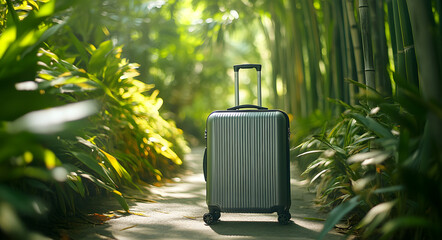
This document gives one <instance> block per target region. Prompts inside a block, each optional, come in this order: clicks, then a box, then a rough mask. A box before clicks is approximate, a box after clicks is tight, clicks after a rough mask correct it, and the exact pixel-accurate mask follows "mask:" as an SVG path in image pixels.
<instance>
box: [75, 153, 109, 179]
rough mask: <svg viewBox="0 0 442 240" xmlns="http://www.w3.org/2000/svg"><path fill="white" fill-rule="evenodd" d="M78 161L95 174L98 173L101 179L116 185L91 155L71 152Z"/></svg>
mask: <svg viewBox="0 0 442 240" xmlns="http://www.w3.org/2000/svg"><path fill="white" fill-rule="evenodd" d="M71 153H72V155H74V156H75V157H76V158H77V159H78V160H80V161H81V162H82V163H83V164H84V165H86V166H87V167H89V168H90V169H91V170H93V171H94V172H96V173H98V174H99V175H100V176H101V177H103V178H104V179H106V180H107V181H109V182H111V183H114V181H113V180H112V179H111V178H110V177H109V175H108V174H107V173H106V172H105V170H104V167H102V166H101V165H100V164H99V163H98V161H97V160H96V159H94V158H93V157H92V156H91V155H89V154H86V153H83V152H71ZM114 184H115V183H114Z"/></svg>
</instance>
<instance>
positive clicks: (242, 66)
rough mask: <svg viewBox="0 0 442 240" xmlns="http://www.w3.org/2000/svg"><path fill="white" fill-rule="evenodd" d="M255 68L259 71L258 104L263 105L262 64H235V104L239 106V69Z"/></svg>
mask: <svg viewBox="0 0 442 240" xmlns="http://www.w3.org/2000/svg"><path fill="white" fill-rule="evenodd" d="M241 68H255V69H256V71H257V72H258V106H260V107H261V106H262V100H261V64H239V65H234V66H233V71H234V73H235V105H236V106H239V69H241Z"/></svg>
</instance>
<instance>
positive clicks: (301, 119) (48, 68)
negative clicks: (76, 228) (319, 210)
mask: <svg viewBox="0 0 442 240" xmlns="http://www.w3.org/2000/svg"><path fill="white" fill-rule="evenodd" d="M441 9H442V1H440V0H424V1H420V0H386V1H375V0H291V1H289V0H235V1H233V0H231V1H217V0H210V1H209V0H181V1H178V0H170V1H163V0H157V1H154V0H120V1H116V0H106V1H87V0H77V1H68V0H29V1H24V0H0V84H2V87H1V88H0V103H1V111H0V121H1V124H0V142H1V144H0V236H6V237H11V238H26V239H29V238H32V237H36V236H38V233H37V232H35V231H34V230H35V229H33V228H30V226H34V227H35V225H38V224H36V223H46V222H47V221H57V219H58V217H63V216H73V215H75V214H76V212H77V210H78V207H79V206H80V203H81V202H82V201H85V199H90V198H93V197H95V196H99V195H100V196H101V195H109V196H113V197H115V199H116V200H117V201H118V202H119V203H120V204H121V206H122V208H123V209H125V210H126V211H128V205H127V203H126V201H125V198H124V191H122V189H123V188H124V187H132V188H139V189H140V190H141V188H140V186H141V185H142V184H143V183H144V182H147V183H153V182H156V181H163V179H164V178H169V177H171V176H174V174H176V173H177V171H178V170H179V169H180V165H182V157H183V155H184V154H185V153H186V152H188V151H189V146H197V145H200V144H203V143H204V142H203V139H204V128H205V120H206V118H207V116H208V115H209V114H210V112H212V111H214V110H219V109H226V108H227V107H230V106H232V105H233V99H234V98H233V80H232V72H233V71H232V70H231V67H232V66H233V65H234V64H239V63H261V64H263V97H264V99H263V105H264V106H266V107H270V108H278V109H282V110H284V111H286V112H287V113H288V114H289V116H290V118H291V120H292V121H291V128H292V136H293V137H292V147H293V148H292V151H291V152H292V160H293V161H294V163H295V164H296V166H297V167H298V168H300V170H301V171H303V172H304V174H303V176H304V177H306V178H308V179H310V181H311V184H312V189H315V191H316V192H317V196H318V203H319V204H321V206H323V207H324V208H325V209H328V210H331V209H333V210H332V211H331V213H330V216H329V218H328V219H327V221H326V222H325V227H324V229H323V233H325V232H327V231H328V230H330V229H331V228H332V227H333V226H335V224H336V223H338V222H339V221H341V220H343V219H345V220H346V221H345V222H346V223H347V224H346V226H347V227H346V230H348V232H349V233H356V234H359V235H360V236H362V237H363V238H367V239H372V238H373V239H377V238H379V237H383V238H385V239H392V238H399V239H403V238H407V239H409V238H413V239H441V238H442V232H441V229H440V227H439V226H441V225H442V222H441V215H442V208H441V206H440V203H441V201H442V181H441V176H440V175H441V174H440V172H441V164H442V153H441V149H442V146H441V144H442V141H440V139H439V137H440V136H441V135H442V129H441V128H442V124H441V123H442V122H441V119H442V107H441V106H442V105H441V101H442V100H441V98H440V93H441V74H442V73H441V70H440V69H442V63H441V61H440V60H441V59H440V58H441V57H442V49H441V48H442V45H441V43H442V35H441V34H442V26H441V24H440V12H441ZM255 79H256V74H255V73H254V72H253V71H244V72H241V92H240V96H241V100H240V101H241V102H242V103H256V92H255V89H256V88H255V87H250V86H255V85H254V84H256V82H255V81H256V80H255ZM54 219H55V220H54ZM41 225H44V224H41ZM25 229H28V230H25ZM321 236H324V235H321Z"/></svg>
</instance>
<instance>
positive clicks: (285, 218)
mask: <svg viewBox="0 0 442 240" xmlns="http://www.w3.org/2000/svg"><path fill="white" fill-rule="evenodd" d="M290 218H292V215H291V214H290V213H289V212H282V213H278V222H279V224H281V225H287V224H288V223H289V222H290Z"/></svg>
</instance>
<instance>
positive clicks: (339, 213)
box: [318, 196, 361, 240]
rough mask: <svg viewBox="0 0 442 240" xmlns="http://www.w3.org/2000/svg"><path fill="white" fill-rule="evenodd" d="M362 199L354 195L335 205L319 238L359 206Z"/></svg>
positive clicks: (322, 237)
mask: <svg viewBox="0 0 442 240" xmlns="http://www.w3.org/2000/svg"><path fill="white" fill-rule="evenodd" d="M360 203H361V201H360V200H359V196H356V197H353V198H352V199H350V200H349V201H346V202H344V203H341V204H340V205H339V206H337V207H335V208H334V209H333V210H332V211H331V212H330V214H329V215H328V217H327V220H326V221H325V223H324V227H323V228H322V230H321V232H320V234H319V236H318V239H320V240H321V239H324V237H325V236H326V235H327V233H328V232H329V231H330V230H331V229H332V228H333V227H334V226H335V225H336V224H337V223H338V222H339V221H341V219H342V218H343V217H345V215H347V214H348V213H349V212H350V211H351V210H353V209H354V208H355V207H357V206H358V205H359V204H360Z"/></svg>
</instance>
